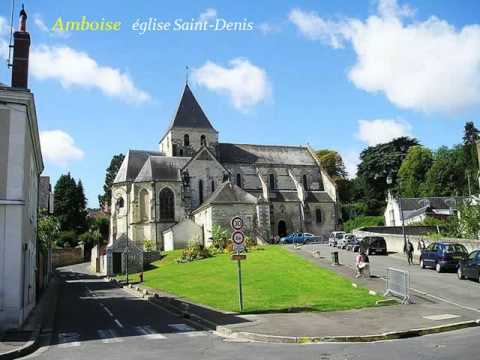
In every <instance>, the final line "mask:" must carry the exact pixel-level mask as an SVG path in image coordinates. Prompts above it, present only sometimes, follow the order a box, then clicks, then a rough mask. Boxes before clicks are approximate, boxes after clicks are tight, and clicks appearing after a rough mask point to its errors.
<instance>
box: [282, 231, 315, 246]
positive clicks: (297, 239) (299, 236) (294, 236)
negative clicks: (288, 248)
mask: <svg viewBox="0 0 480 360" xmlns="http://www.w3.org/2000/svg"><path fill="white" fill-rule="evenodd" d="M318 240H320V237H319V236H315V235H313V234H310V233H291V234H289V235H287V236H285V237H282V238H281V239H280V242H281V243H284V244H307V243H311V242H314V241H318Z"/></svg>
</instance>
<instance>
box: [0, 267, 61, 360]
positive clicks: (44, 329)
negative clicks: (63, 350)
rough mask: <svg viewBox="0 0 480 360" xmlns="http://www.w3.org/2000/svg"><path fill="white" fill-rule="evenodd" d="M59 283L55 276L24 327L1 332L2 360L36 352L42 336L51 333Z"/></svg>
mask: <svg viewBox="0 0 480 360" xmlns="http://www.w3.org/2000/svg"><path fill="white" fill-rule="evenodd" d="M59 285H60V284H59V280H58V279H57V278H56V277H55V276H54V277H53V278H52V280H51V281H50V284H49V285H48V287H47V289H45V291H44V293H43V294H42V296H41V297H40V300H39V302H38V304H37V305H36V306H35V308H34V309H33V310H32V312H31V314H30V315H29V317H28V319H27V320H26V322H25V324H24V325H23V326H22V328H21V329H18V330H7V331H5V332H3V333H0V360H7V359H8V360H10V359H16V358H19V357H22V356H25V355H28V354H30V353H32V352H34V351H35V350H36V349H37V348H38V346H39V344H40V340H41V338H42V337H43V336H49V335H50V334H51V332H52V328H53V322H54V319H55V309H56V307H57V295H58V288H59Z"/></svg>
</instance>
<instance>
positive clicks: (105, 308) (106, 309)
mask: <svg viewBox="0 0 480 360" xmlns="http://www.w3.org/2000/svg"><path fill="white" fill-rule="evenodd" d="M103 309H104V310H105V311H106V312H107V314H108V315H110V316H111V317H113V313H112V312H111V311H110V309H109V308H107V307H106V306H104V307H103Z"/></svg>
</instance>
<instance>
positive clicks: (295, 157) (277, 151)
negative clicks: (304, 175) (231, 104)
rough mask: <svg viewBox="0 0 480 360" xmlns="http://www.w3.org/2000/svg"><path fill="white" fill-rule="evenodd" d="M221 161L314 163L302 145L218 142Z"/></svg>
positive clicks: (281, 163)
mask: <svg viewBox="0 0 480 360" xmlns="http://www.w3.org/2000/svg"><path fill="white" fill-rule="evenodd" d="M218 146H219V155H220V156H219V160H220V162H221V163H245V164H280V165H316V162H315V160H314V159H313V157H312V156H311V155H310V153H309V151H308V149H307V148H306V147H303V146H282V145H250V144H228V143H219V144H218Z"/></svg>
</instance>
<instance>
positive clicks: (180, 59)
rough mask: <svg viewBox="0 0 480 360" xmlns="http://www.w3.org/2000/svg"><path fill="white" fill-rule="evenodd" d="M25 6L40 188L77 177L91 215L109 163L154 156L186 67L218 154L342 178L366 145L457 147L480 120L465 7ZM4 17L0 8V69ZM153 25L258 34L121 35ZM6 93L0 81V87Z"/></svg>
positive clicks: (148, 2)
mask: <svg viewBox="0 0 480 360" xmlns="http://www.w3.org/2000/svg"><path fill="white" fill-rule="evenodd" d="M120 3H121V4H122V5H119V4H120ZM127 3H128V4H127ZM459 4H460V5H459ZM25 8H26V10H27V12H28V14H29V19H28V29H29V31H30V33H31V36H32V59H31V60H32V62H34V63H33V64H31V73H30V74H31V75H30V88H31V89H32V91H33V92H34V93H35V97H36V104H37V112H38V118H39V127H40V130H41V131H42V146H43V152H44V158H45V163H46V169H45V171H44V174H45V175H50V176H51V177H52V179H53V182H55V181H56V179H57V178H58V176H59V175H60V174H62V173H66V172H68V171H70V172H71V174H72V175H73V176H74V177H76V178H81V179H82V181H83V183H84V186H85V189H86V194H87V197H88V200H89V206H91V207H95V206H97V205H98V203H97V195H98V194H99V193H100V192H101V187H102V185H103V181H104V175H105V168H106V167H107V166H108V164H109V162H110V159H111V157H112V156H113V155H114V154H117V153H120V152H123V153H125V152H126V151H127V150H128V149H156V148H157V145H158V141H159V140H160V138H161V136H162V135H163V132H164V131H165V129H166V128H167V126H168V124H169V121H170V119H171V117H172V116H173V113H174V111H175V107H176V105H177V103H178V100H179V96H180V95H181V90H182V88H183V86H184V82H185V66H187V65H188V66H189V67H190V68H191V71H190V83H191V87H192V89H193V92H194V93H195V95H196V97H197V99H198V100H199V102H200V103H201V105H202V107H203V108H204V110H205V112H206V113H207V116H208V117H209V119H210V120H211V121H212V123H213V124H214V126H215V127H216V128H217V130H219V132H220V139H221V141H223V142H239V143H259V144H265V143H268V144H290V145H300V144H305V143H309V144H310V145H311V146H312V147H314V148H318V149H320V148H332V149H335V150H337V151H339V152H340V153H341V154H342V155H343V156H344V159H345V162H346V163H347V165H348V168H349V170H350V171H351V172H352V171H353V169H354V167H355V161H356V158H357V156H358V153H359V152H360V151H361V150H362V149H363V148H365V147H366V146H367V145H368V144H376V143H379V142H382V141H388V140H390V139H391V138H392V137H395V136H399V135H412V136H415V137H417V138H418V139H419V140H420V141H421V143H422V144H424V145H427V146H429V147H433V148H436V147H438V146H440V145H453V144H455V143H458V142H460V141H461V137H462V131H463V125H464V123H465V121H476V120H478V119H479V114H480V107H479V102H478V101H479V99H480V25H478V23H479V21H478V13H479V12H480V3H479V2H478V1H475V0H463V1H462V2H461V3H459V2H458V1H453V0H439V1H428V2H427V1H402V2H398V3H396V2H395V1H393V0H383V1H380V2H378V1H333V0H332V1H297V2H292V1H262V2H259V3H257V4H256V5H255V7H253V6H252V5H251V3H248V2H245V1H237V2H231V1H195V2H193V1H182V0H177V1H175V2H170V1H169V2H158V1H153V0H139V1H135V2H118V1H113V0H103V1H89V0H82V1H80V0H70V1H65V2H59V1H53V0H43V1H41V2H38V1H33V0H26V1H25ZM9 12H10V6H4V7H2V8H0V16H1V17H0V54H2V55H3V56H5V52H6V51H5V42H6V41H8V29H7V24H8V23H6V21H7V20H6V19H8V18H9ZM17 13H18V4H17V10H16V14H17ZM202 14H203V15H202ZM59 16H61V17H62V19H63V20H65V21H67V20H78V19H80V17H81V16H86V17H87V19H88V20H100V19H101V18H102V17H103V18H105V19H106V20H111V21H121V23H122V24H121V30H120V31H118V32H92V31H85V32H75V31H73V32H68V33H58V32H52V31H51V30H49V29H51V27H52V26H53V24H54V23H55V21H56V20H57V19H58V17H59ZM15 17H16V16H15ZM149 17H152V18H156V19H157V20H158V21H170V22H173V21H174V20H175V19H179V18H181V19H186V20H191V19H192V18H193V19H199V18H200V17H202V19H205V20H206V21H208V23H209V24H210V23H215V21H217V19H225V20H227V21H244V19H246V21H247V22H252V23H253V24H254V29H253V30H252V31H229V32H227V31H211V30H209V31H198V32H192V31H159V32H146V33H145V34H143V35H139V34H138V32H135V31H133V30H132V25H133V24H134V23H135V21H136V20H137V19H140V20H142V21H145V20H147V19H148V18H149ZM2 19H3V20H2ZM2 46H3V47H2ZM9 79H10V74H9V70H8V69H7V67H6V66H2V67H0V81H1V82H4V83H8V82H9V81H10V80H9ZM478 125H480V124H478Z"/></svg>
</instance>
